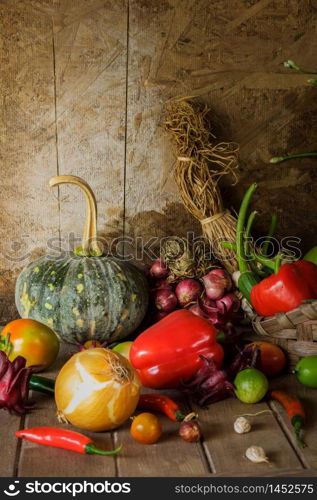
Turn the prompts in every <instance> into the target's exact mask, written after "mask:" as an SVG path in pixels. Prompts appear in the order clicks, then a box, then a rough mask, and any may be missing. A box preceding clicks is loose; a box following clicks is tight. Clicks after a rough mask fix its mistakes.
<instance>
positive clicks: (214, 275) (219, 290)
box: [202, 269, 232, 300]
mask: <svg viewBox="0 0 317 500" xmlns="http://www.w3.org/2000/svg"><path fill="white" fill-rule="evenodd" d="M202 280H203V282H204V285H205V290H206V295H207V297H208V298H209V299H212V300H219V299H221V298H222V297H223V296H224V295H225V293H226V292H227V291H229V290H230V289H231V287H232V281H231V278H230V276H229V274H228V273H227V271H225V270H224V269H213V270H212V271H210V272H209V273H208V274H206V276H203V277H202Z"/></svg>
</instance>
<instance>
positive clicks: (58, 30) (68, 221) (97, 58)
mask: <svg viewBox="0 0 317 500" xmlns="http://www.w3.org/2000/svg"><path fill="white" fill-rule="evenodd" d="M77 4H78V5H76V7H77V8H76V9H74V4H73V2H68V3H67V5H66V6H65V8H64V10H63V11H62V13H61V14H60V16H59V17H56V16H55V18H54V23H55V24H54V51H55V71H56V73H55V77H56V118H57V145H58V165H59V173H61V174H72V175H78V176H80V177H83V178H84V179H85V180H86V181H87V182H88V183H89V184H90V185H91V187H92V188H93V190H94V192H95V195H96V198H97V202H98V204H99V231H100V233H101V235H102V234H104V233H106V232H110V233H112V234H114V235H116V236H121V235H122V225H123V220H122V216H123V207H124V186H123V183H124V182H123V179H124V149H125V145H124V143H125V102H126V98H125V92H126V57H127V53H126V50H127V49H126V45H127V2H126V0H120V1H118V2H107V3H105V2H100V1H98V0H96V1H90V2H89V9H88V8H87V7H88V6H87V2H84V1H80V2H77ZM74 10H75V11H76V12H77V13H78V15H74V19H73V20H72V13H73V14H75V12H74ZM79 14H80V15H79ZM84 210H85V204H84V202H83V199H82V196H81V194H79V193H78V191H76V190H74V188H73V187H67V186H63V187H62V188H61V189H60V211H61V235H62V238H64V240H65V241H63V242H62V247H63V248H69V246H71V245H70V244H69V237H70V235H71V234H73V235H74V237H75V238H79V241H80V238H81V234H82V230H83V224H84V220H85V219H84ZM77 245H78V241H77Z"/></svg>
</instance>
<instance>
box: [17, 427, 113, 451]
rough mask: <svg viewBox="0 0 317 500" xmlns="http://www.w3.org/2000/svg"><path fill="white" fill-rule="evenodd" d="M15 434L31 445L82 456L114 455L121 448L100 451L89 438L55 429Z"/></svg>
mask: <svg viewBox="0 0 317 500" xmlns="http://www.w3.org/2000/svg"><path fill="white" fill-rule="evenodd" d="M15 434H16V436H17V437H18V438H23V439H26V440H28V441H32V442H33V443H38V444H43V445H46V446H54V447H56V448H63V449H65V450H72V451H76V452H77V453H82V454H83V455H85V454H89V455H115V454H117V453H119V451H120V450H121V448H122V446H119V447H118V448H116V449H115V450H111V451H105V450H100V449H99V448H97V447H96V446H95V445H94V443H93V442H92V441H91V439H90V438H89V437H87V436H84V435H83V434H80V433H79V432H74V431H69V430H67V429H58V428H57V427H33V428H32V429H24V430H20V431H17V432H16V433H15Z"/></svg>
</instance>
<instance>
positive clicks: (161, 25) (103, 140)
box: [0, 0, 317, 314]
mask: <svg viewBox="0 0 317 500" xmlns="http://www.w3.org/2000/svg"><path fill="white" fill-rule="evenodd" d="M0 26H1V28H0V31H1V39H0V56H1V65H0V68H1V76H0V78H1V80H0V81H1V117H0V141H1V145H0V161H1V177H0V190H1V198H0V205H1V206H0V213H1V224H0V276H1V279H0V296H6V297H10V300H11V301H12V294H13V290H14V281H15V277H16V274H17V272H18V271H19V270H20V269H21V267H23V266H24V265H25V264H26V263H27V262H28V261H29V260H30V259H31V258H34V257H35V256H37V255H40V254H42V253H44V252H45V251H47V245H48V242H49V244H50V245H51V246H52V245H54V246H56V245H57V246H58V238H59V236H61V237H62V238H63V240H62V245H63V247H64V248H65V246H66V247H67V244H68V243H67V239H68V237H69V234H70V233H71V232H73V233H74V234H75V235H76V237H77V236H80V233H81V228H82V224H83V211H84V203H83V200H82V197H81V195H80V194H79V193H78V191H76V188H73V187H72V188H71V187H64V186H63V187H62V188H61V189H60V190H59V191H55V192H52V191H50V190H49V188H48V180H49V178H50V177H51V176H53V175H56V174H74V175H79V176H82V177H84V178H85V179H86V180H87V181H88V182H89V183H90V184H91V186H92V187H93V189H94V190H95V192H96V196H97V200H98V202H99V215H100V219H99V222H100V224H99V226H100V230H101V232H103V233H108V234H111V235H119V236H123V235H129V236H131V237H132V238H135V237H137V236H143V237H145V238H146V239H147V238H149V237H153V236H158V237H159V236H163V235H165V234H171V233H176V234H183V233H184V232H186V230H188V229H191V228H195V227H196V226H195V224H194V221H192V220H191V219H190V217H188V216H187V215H186V214H185V212H184V210H183V208H182V205H181V203H180V201H179V198H178V195H177V191H176V188H175V185H174V183H173V179H172V168H173V157H172V153H171V149H170V144H169V142H168V140H167V138H166V136H165V135H164V133H163V130H162V127H161V126H160V119H161V110H162V105H163V103H164V102H165V101H166V100H167V99H168V98H170V97H172V96H185V95H195V96H200V98H201V99H203V100H204V101H205V102H207V103H209V104H210V106H212V108H213V110H214V113H215V123H217V124H218V125H219V123H220V124H221V127H220V128H221V132H220V133H221V135H222V136H223V137H225V138H230V139H233V140H234V141H237V142H238V143H240V146H241V183H240V185H239V186H237V187H235V188H234V189H233V188H230V187H226V188H225V190H224V198H225V202H226V205H227V206H229V207H233V208H235V209H236V208H237V207H238V205H239V200H240V197H241V194H242V192H243V190H244V189H245V187H246V186H247V185H248V184H249V183H250V182H251V180H252V181H257V182H258V183H259V187H260V189H259V192H258V195H257V198H256V203H257V207H258V208H259V210H260V212H261V218H260V221H259V223H258V226H257V230H258V233H259V234H260V233H261V232H262V231H265V229H266V227H267V224H268V220H269V213H270V212H272V211H273V210H274V211H275V212H276V213H277V214H278V215H279V217H280V223H279V230H278V233H279V236H282V237H283V236H287V235H295V236H298V237H300V238H302V240H303V248H304V249H306V248H308V247H309V246H312V245H313V244H316V239H315V230H316V216H317V211H316V197H315V193H314V190H315V184H316V182H315V181H316V175H317V169H316V164H315V161H314V160H301V161H300V162H299V161H292V162H289V163H285V164H282V165H280V166H274V165H270V164H269V163H268V160H269V158H270V157H271V156H272V155H276V154H280V153H291V152H295V151H299V152H303V151H308V150H314V149H316V116H317V114H316V110H317V101H316V93H317V88H316V87H313V86H310V85H309V84H307V83H306V76H305V75H301V74H297V73H294V72H292V71H290V70H287V69H285V68H284V67H283V64H282V63H283V61H284V60H286V59H293V60H295V61H296V62H297V63H298V64H301V65H302V66H304V67H307V68H312V69H314V68H315V70H317V61H316V57H315V56H316V51H317V36H316V29H317V1H316V0H275V1H274V0H273V1H272V0H77V1H75V2H74V1H73V0H1V1H0ZM218 125H217V126H218ZM218 128H219V127H218ZM52 238H53V239H54V240H52ZM6 311H7V309H6V310H5V311H4V312H3V314H5V312H6Z"/></svg>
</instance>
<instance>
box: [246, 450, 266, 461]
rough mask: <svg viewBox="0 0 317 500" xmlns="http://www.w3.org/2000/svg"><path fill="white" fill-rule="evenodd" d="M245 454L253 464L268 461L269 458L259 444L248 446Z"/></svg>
mask: <svg viewBox="0 0 317 500" xmlns="http://www.w3.org/2000/svg"><path fill="white" fill-rule="evenodd" d="M245 456H246V457H247V459H248V460H250V461H251V462H253V463H255V464H260V463H262V462H266V463H269V459H268V458H267V456H266V454H265V451H264V450H263V448H262V447H261V446H250V448H248V449H247V451H246V452H245Z"/></svg>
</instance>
